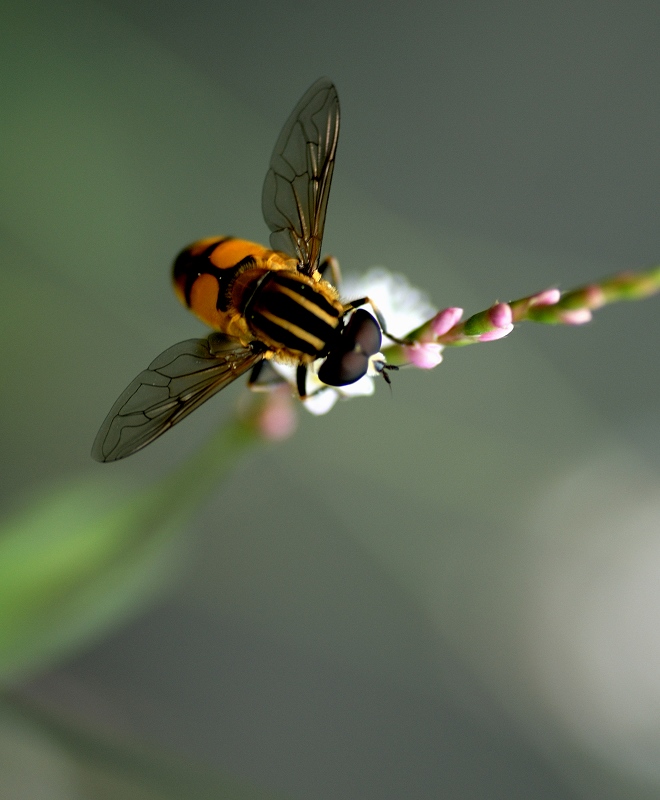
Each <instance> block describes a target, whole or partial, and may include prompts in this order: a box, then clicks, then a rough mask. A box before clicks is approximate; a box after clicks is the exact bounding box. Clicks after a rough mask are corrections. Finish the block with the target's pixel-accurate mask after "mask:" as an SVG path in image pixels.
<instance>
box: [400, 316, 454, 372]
mask: <svg viewBox="0 0 660 800" xmlns="http://www.w3.org/2000/svg"><path fill="white" fill-rule="evenodd" d="M450 327H453V326H451V325H450ZM442 350H443V347H442V345H441V344H436V343H435V342H425V343H423V344H422V343H420V342H415V343H414V344H410V345H406V346H405V347H404V352H405V355H406V359H407V360H408V361H409V362H410V363H411V364H412V365H413V366H415V367H419V369H433V367H437V366H438V364H439V363H440V362H441V361H442Z"/></svg>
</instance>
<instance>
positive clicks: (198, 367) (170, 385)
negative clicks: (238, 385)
mask: <svg viewBox="0 0 660 800" xmlns="http://www.w3.org/2000/svg"><path fill="white" fill-rule="evenodd" d="M262 358H263V351H259V352H257V351H255V350H253V349H251V348H249V347H243V346H242V345H240V344H238V343H237V342H236V341H235V340H233V339H229V338H228V337H227V336H223V335H222V334H220V333H212V334H211V335H210V336H209V337H208V338H206V339H188V340H187V341H185V342H179V344H175V345H174V347H170V348H169V349H168V350H166V351H165V352H164V353H161V354H160V355H159V356H158V358H156V359H155V360H154V361H153V362H152V363H151V364H150V365H149V369H146V370H144V371H143V372H141V373H140V374H139V375H138V376H137V378H135V380H133V381H132V382H131V383H130V384H129V385H128V386H127V387H126V389H125V390H124V391H123V392H122V394H121V395H120V397H119V398H118V399H117V402H116V403H115V404H114V405H113V407H112V408H111V409H110V413H109V414H108V416H107V417H106V418H105V421H104V422H103V425H101V429H100V430H99V432H98V434H97V436H96V440H95V441H94V446H93V448H92V457H93V458H95V459H96V460H97V461H117V460H118V459H120V458H125V457H126V456H129V455H131V453H135V452H136V451H137V450H140V449H141V448H143V447H145V446H146V445H148V444H149V443H150V442H153V440H154V439H156V438H157V437H158V436H160V435H161V434H163V433H165V431H167V430H169V429H170V428H171V427H172V426H173V425H176V423H177V422H179V420H182V419H183V418H184V417H186V416H188V414H190V412H191V411H194V410H195V409H196V408H197V407H198V406H200V405H201V404H202V403H203V402H204V401H205V400H208V399H209V397H211V396H212V395H214V394H215V393H216V392H219V391H220V390H221V389H224V387H225V386H228V385H229V384H230V383H231V382H232V381H234V380H236V378H238V377H239V376H240V375H242V374H243V373H244V372H247V371H248V370H249V369H250V367H253V366H254V365H255V364H256V363H258V362H259V361H260V360H261V359H262Z"/></svg>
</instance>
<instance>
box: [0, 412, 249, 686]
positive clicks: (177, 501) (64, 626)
mask: <svg viewBox="0 0 660 800" xmlns="http://www.w3.org/2000/svg"><path fill="white" fill-rule="evenodd" d="M255 440H256V434H255V433H254V431H253V430H252V428H251V427H250V426H249V425H245V424H243V423H240V422H235V423H234V424H229V425H227V426H225V427H223V428H221V429H220V430H219V432H218V434H217V435H216V436H215V437H213V438H212V439H211V440H210V441H209V442H208V443H207V445H206V446H205V447H204V448H202V449H201V450H200V451H199V452H198V453H197V454H196V455H195V456H193V457H192V458H191V459H189V460H188V461H187V462H184V464H183V465H181V466H180V467H179V468H178V469H177V470H175V471H174V472H173V473H171V474H170V475H169V476H168V477H166V478H165V479H163V480H162V481H160V482H159V483H157V484H156V485H154V486H153V487H150V488H148V489H146V490H142V491H139V492H135V493H133V494H129V496H128V497H126V489H125V487H122V486H120V485H119V484H118V482H117V481H116V480H113V479H112V477H111V476H109V477H108V478H107V479H104V478H103V477H101V478H98V479H96V480H85V481H81V482H78V483H74V484H70V485H67V486H64V487H62V488H60V489H57V490H54V491H51V492H50V493H49V494H46V495H44V496H42V497H40V498H37V499H35V500H34V501H33V503H32V505H31V506H29V507H28V508H26V509H24V510H23V511H21V512H19V513H17V514H16V515H15V516H14V517H13V518H11V519H9V520H7V521H6V522H5V523H4V525H2V526H1V527H0V677H2V678H3V679H8V678H9V679H11V678H13V677H15V676H16V675H17V674H21V675H22V676H23V677H24V675H25V672H26V670H34V669H37V668H40V667H42V666H43V665H44V664H45V663H46V662H47V661H49V660H51V659H52V658H54V657H55V656H57V655H61V654H63V653H64V652H67V651H68V650H69V649H70V648H71V647H73V646H74V645H75V644H76V643H78V642H80V641H82V640H84V639H87V638H88V637H90V636H93V635H98V634H99V632H100V631H102V630H104V629H105V628H106V627H107V626H108V625H109V624H111V623H114V622H116V621H117V620H119V619H121V618H123V617H125V616H126V615H127V614H130V613H134V612H135V610H136V609H138V608H140V607H141V605H142V602H143V601H144V600H145V599H146V598H147V597H148V596H150V595H152V594H153V593H154V591H155V590H156V589H157V588H158V587H159V586H161V585H162V583H163V579H164V578H165V577H166V576H167V575H168V574H169V572H170V567H171V566H172V563H173V559H172V556H173V555H174V554H175V553H176V552H177V551H178V548H177V541H176V539H175V537H174V534H175V533H176V532H177V531H178V530H179V529H180V527H181V525H182V522H183V520H184V519H185V518H186V516H187V515H188V514H189V513H190V511H191V510H192V509H193V508H194V507H195V505H196V504H197V503H198V502H199V500H200V499H201V498H202V497H203V496H204V493H205V492H206V491H207V490H208V489H209V488H210V487H212V486H215V485H217V481H218V480H219V479H220V477H222V475H223V474H224V473H226V472H227V471H228V470H229V469H230V468H231V466H232V465H233V464H234V463H235V461H236V458H237V457H238V455H240V453H241V452H242V451H243V449H244V448H245V447H246V446H247V445H249V444H250V443H251V442H253V441H255ZM99 469H101V468H99ZM105 469H108V468H107V467H106V468H105Z"/></svg>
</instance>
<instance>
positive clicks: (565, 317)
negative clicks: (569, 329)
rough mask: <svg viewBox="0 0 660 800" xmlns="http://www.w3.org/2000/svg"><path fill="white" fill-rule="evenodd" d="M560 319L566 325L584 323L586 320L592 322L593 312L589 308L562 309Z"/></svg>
mask: <svg viewBox="0 0 660 800" xmlns="http://www.w3.org/2000/svg"><path fill="white" fill-rule="evenodd" d="M559 319H560V320H561V321H562V322H563V323H564V324H565V325H584V323H585V322H590V321H591V319H592V313H591V311H589V309H588V308H574V309H571V310H569V311H562V312H561V313H560V315H559Z"/></svg>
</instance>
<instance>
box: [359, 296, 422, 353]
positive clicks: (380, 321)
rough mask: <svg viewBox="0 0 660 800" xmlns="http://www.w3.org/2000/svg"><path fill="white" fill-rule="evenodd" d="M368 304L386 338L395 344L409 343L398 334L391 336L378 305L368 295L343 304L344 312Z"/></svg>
mask: <svg viewBox="0 0 660 800" xmlns="http://www.w3.org/2000/svg"><path fill="white" fill-rule="evenodd" d="M367 303H368V304H369V305H370V306H371V307H372V308H373V311H374V314H375V315H376V319H377V320H378V324H379V325H380V328H381V330H382V331H383V333H384V334H385V336H387V338H388V339H391V340H392V341H393V342H396V343H397V344H410V342H407V341H406V340H405V339H399V337H398V336H393V335H392V334H391V333H389V332H388V330H387V326H386V325H385V317H384V316H383V315H382V314H381V313H380V310H379V308H378V306H377V305H376V304H375V303H374V301H373V300H372V299H371V298H370V297H361V298H360V299H359V300H352V301H351V302H350V303H347V304H346V305H345V306H344V313H346V312H347V311H352V310H353V309H354V308H359V307H360V306H364V305H366V304H367Z"/></svg>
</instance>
